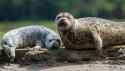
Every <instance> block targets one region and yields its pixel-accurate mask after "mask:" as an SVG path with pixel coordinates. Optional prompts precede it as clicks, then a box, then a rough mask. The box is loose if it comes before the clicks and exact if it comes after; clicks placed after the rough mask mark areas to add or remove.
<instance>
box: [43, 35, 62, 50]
mask: <svg viewBox="0 0 125 71" xmlns="http://www.w3.org/2000/svg"><path fill="white" fill-rule="evenodd" d="M45 46H46V48H49V49H57V48H59V47H60V46H61V39H60V37H59V36H55V35H47V36H46V40H45Z"/></svg>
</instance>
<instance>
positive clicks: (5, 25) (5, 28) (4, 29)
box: [0, 21, 56, 39]
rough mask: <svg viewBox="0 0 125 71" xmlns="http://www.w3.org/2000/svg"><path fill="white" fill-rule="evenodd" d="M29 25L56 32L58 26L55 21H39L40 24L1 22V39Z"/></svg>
mask: <svg viewBox="0 0 125 71" xmlns="http://www.w3.org/2000/svg"><path fill="white" fill-rule="evenodd" d="M27 25H44V26H46V27H48V28H50V29H53V30H54V31H56V25H55V24H54V22H53V21H38V22H32V21H15V22H0V39H1V38H2V37H3V35H4V34H5V33H6V32H7V31H9V30H11V29H14V28H18V27H22V26H27Z"/></svg>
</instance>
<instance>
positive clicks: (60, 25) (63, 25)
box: [58, 21, 67, 27]
mask: <svg viewBox="0 0 125 71" xmlns="http://www.w3.org/2000/svg"><path fill="white" fill-rule="evenodd" d="M66 26H67V23H66V22H65V21H60V22H59V24H58V27H66Z"/></svg>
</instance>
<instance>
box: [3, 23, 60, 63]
mask: <svg viewBox="0 0 125 71" xmlns="http://www.w3.org/2000/svg"><path fill="white" fill-rule="evenodd" d="M1 45H2V47H3V49H4V51H5V53H6V54H7V55H8V57H9V58H10V60H11V61H13V60H14V59H15V49H16V48H25V47H43V48H59V47H60V45H61V39H60V37H59V35H58V34H57V33H55V32H54V31H52V30H51V29H48V28H46V27H44V26H40V25H32V26H25V27H20V28H17V29H13V30H10V31H9V32H7V33H6V34H5V35H4V36H3V39H2V42H1Z"/></svg>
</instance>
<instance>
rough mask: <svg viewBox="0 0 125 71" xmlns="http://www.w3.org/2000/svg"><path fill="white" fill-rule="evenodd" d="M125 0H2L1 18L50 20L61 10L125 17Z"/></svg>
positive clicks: (87, 14)
mask: <svg viewBox="0 0 125 71" xmlns="http://www.w3.org/2000/svg"><path fill="white" fill-rule="evenodd" d="M124 7H125V0H0V20H1V21H6V20H11V21H15V20H25V19H26V20H27V19H31V20H41V19H42V20H46V19H47V20H48V19H51V20H52V19H54V17H55V15H56V14H57V13H58V12H61V11H68V12H71V13H72V14H73V15H75V16H77V17H84V16H98V17H105V18H125V8H124Z"/></svg>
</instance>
